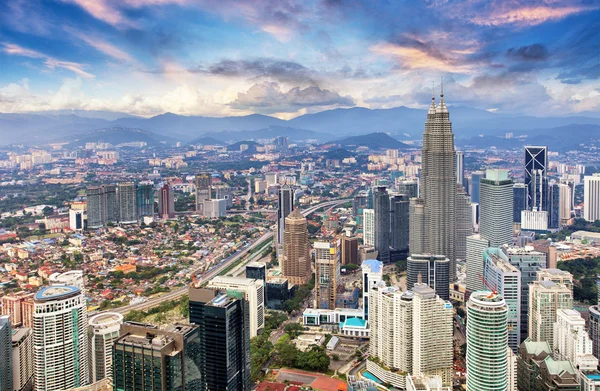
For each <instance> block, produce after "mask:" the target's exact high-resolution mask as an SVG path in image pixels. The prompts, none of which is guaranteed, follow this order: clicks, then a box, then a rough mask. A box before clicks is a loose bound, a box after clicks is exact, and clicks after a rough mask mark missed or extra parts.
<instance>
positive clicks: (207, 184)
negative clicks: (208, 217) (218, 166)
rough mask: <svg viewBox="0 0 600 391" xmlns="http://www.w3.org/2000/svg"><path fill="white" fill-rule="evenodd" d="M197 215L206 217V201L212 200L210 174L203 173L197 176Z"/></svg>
mask: <svg viewBox="0 0 600 391" xmlns="http://www.w3.org/2000/svg"><path fill="white" fill-rule="evenodd" d="M194 182H195V183H194V184H195V186H196V213H198V214H201V215H204V209H203V208H204V201H205V200H210V199H212V175H211V173H210V172H201V173H200V174H197V175H196V178H195V181H194Z"/></svg>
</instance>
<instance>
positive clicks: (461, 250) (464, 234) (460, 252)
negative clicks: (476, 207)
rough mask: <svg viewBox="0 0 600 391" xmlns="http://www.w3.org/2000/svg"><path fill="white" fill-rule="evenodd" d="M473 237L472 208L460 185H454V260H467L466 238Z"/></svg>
mask: <svg viewBox="0 0 600 391" xmlns="http://www.w3.org/2000/svg"><path fill="white" fill-rule="evenodd" d="M471 235H473V207H472V205H471V201H470V200H469V196H468V195H467V193H466V192H465V188H464V187H462V185H459V184H457V185H456V245H455V247H456V258H457V259H466V258H467V238H468V237H469V236H471Z"/></svg>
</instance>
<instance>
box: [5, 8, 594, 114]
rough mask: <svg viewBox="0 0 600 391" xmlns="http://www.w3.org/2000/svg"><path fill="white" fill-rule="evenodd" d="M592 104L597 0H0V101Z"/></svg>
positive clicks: (106, 106) (133, 105)
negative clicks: (437, 99)
mask: <svg viewBox="0 0 600 391" xmlns="http://www.w3.org/2000/svg"><path fill="white" fill-rule="evenodd" d="M442 78H443V80H444V82H443V85H444V93H445V99H446V101H447V102H448V103H449V104H451V105H461V106H469V107H473V108H477V109H482V110H488V111H491V112H497V113H502V114H526V115H536V116H552V115H578V114H581V115H585V114H586V112H588V113H589V112H599V111H600V0H571V1H567V0H541V1H533V0H502V1H489V0H423V1H421V0H387V1H379V2H376V1H355V0H347V1H346V0H320V1H311V0H305V1H298V2H294V1H289V0H251V1H243V0H241V1H231V0H194V1H192V0H57V1H53V0H5V1H4V2H3V7H2V9H1V10H0V112H5V113H11V112H31V111H45V110H62V109H78V110H107V111H119V112H126V113H129V114H133V115H140V116H145V117H148V116H153V115H157V114H162V113H165V112H172V113H176V114H181V115H205V116H229V115H248V114H253V113H258V114H265V115H271V116H276V117H279V118H283V119H288V118H293V117H296V116H299V115H302V114H306V113H314V112H319V111H323V110H328V109H334V108H350V107H368V108H373V109H375V108H391V107H397V106H408V107H415V108H425V107H427V106H428V105H429V103H430V99H431V94H432V88H434V90H435V93H436V94H439V91H440V84H441V80H442Z"/></svg>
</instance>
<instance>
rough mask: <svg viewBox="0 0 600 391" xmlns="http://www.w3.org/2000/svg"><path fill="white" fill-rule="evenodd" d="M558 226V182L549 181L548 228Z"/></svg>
mask: <svg viewBox="0 0 600 391" xmlns="http://www.w3.org/2000/svg"><path fill="white" fill-rule="evenodd" d="M559 227H560V184H559V183H557V182H556V181H550V184H549V185H548V229H557V228H559Z"/></svg>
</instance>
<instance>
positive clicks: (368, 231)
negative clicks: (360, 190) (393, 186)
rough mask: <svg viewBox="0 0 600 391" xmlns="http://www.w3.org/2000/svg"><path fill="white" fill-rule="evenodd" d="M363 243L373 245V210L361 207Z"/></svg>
mask: <svg viewBox="0 0 600 391" xmlns="http://www.w3.org/2000/svg"><path fill="white" fill-rule="evenodd" d="M363 243H364V244H365V246H369V247H374V246H375V210H373V209H363Z"/></svg>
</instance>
